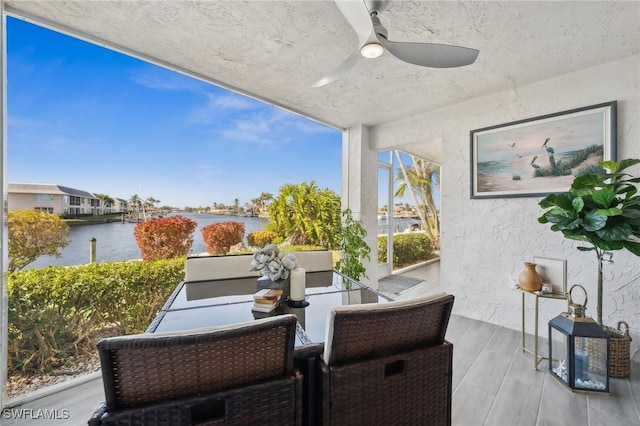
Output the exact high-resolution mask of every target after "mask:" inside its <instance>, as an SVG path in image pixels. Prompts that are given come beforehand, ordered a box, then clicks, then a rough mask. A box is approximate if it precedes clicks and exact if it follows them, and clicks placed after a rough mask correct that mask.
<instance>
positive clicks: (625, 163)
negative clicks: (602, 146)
mask: <svg viewBox="0 0 640 426" xmlns="http://www.w3.org/2000/svg"><path fill="white" fill-rule="evenodd" d="M638 163H640V159H637V158H627V159H625V160H620V161H618V165H617V170H615V171H614V170H612V171H613V172H620V171H622V170H624V169H626V168H628V167H631V166H633V165H636V164H638ZM600 165H602V163H600ZM603 167H604V166H603Z"/></svg>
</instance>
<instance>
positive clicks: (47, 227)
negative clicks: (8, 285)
mask: <svg viewBox="0 0 640 426" xmlns="http://www.w3.org/2000/svg"><path fill="white" fill-rule="evenodd" d="M7 219H8V220H7V222H8V228H9V235H8V240H9V241H8V242H9V268H8V270H9V272H14V271H19V270H20V269H22V268H24V267H25V266H27V265H28V264H30V263H31V262H33V261H34V260H36V259H37V258H38V257H40V256H44V255H48V256H55V257H60V250H61V249H63V248H65V247H66V246H67V245H69V239H68V237H69V225H67V224H66V223H64V221H63V220H62V219H60V217H59V216H58V215H55V214H52V213H46V212H38V211H35V210H13V211H10V212H9V214H8V216H7Z"/></svg>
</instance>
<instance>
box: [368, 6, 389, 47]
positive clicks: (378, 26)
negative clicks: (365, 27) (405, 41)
mask: <svg viewBox="0 0 640 426" xmlns="http://www.w3.org/2000/svg"><path fill="white" fill-rule="evenodd" d="M371 22H372V23H373V30H374V31H375V32H376V34H377V35H379V36H380V37H384V39H385V40H386V39H387V35H388V33H387V29H386V28H385V27H383V26H382V23H381V22H380V18H378V14H377V13H376V12H372V13H371Z"/></svg>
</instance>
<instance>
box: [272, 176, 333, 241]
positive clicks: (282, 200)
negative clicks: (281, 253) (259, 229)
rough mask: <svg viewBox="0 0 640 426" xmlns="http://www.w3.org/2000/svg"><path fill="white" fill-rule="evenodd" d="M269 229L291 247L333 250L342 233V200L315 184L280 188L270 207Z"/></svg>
mask: <svg viewBox="0 0 640 426" xmlns="http://www.w3.org/2000/svg"><path fill="white" fill-rule="evenodd" d="M269 219H270V222H269V224H268V225H267V228H266V229H267V230H269V231H273V232H275V233H276V234H277V235H278V237H281V238H283V239H285V240H286V241H287V243H289V244H297V245H304V244H310V245H320V246H323V247H330V248H332V247H334V246H335V245H336V244H337V243H338V239H337V238H336V237H337V235H338V232H339V230H340V197H339V196H338V195H337V194H336V193H335V192H333V191H331V190H330V189H319V188H318V186H317V185H316V183H315V182H311V183H301V184H297V185H295V184H290V183H287V184H285V185H283V186H282V187H280V193H279V194H278V196H277V197H276V199H275V200H274V201H273V202H272V203H271V204H270V205H269Z"/></svg>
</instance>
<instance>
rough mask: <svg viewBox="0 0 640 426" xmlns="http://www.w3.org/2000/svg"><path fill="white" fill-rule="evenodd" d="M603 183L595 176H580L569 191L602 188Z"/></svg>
mask: <svg viewBox="0 0 640 426" xmlns="http://www.w3.org/2000/svg"><path fill="white" fill-rule="evenodd" d="M603 185H604V182H603V181H602V179H601V178H600V177H599V176H597V175H582V176H579V177H577V178H575V179H574V181H573V183H572V184H571V189H584V188H593V187H596V186H603Z"/></svg>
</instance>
